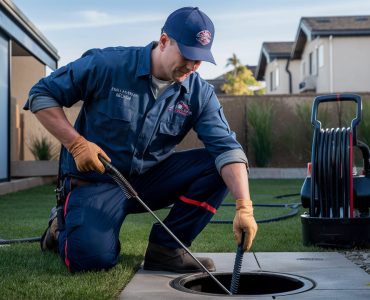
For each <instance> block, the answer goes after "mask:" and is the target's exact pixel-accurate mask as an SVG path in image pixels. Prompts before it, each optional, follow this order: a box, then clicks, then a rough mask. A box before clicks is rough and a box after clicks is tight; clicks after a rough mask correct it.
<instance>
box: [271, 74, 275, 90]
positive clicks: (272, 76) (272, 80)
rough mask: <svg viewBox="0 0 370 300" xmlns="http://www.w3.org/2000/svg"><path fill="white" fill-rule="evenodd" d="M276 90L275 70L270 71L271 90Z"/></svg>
mask: <svg viewBox="0 0 370 300" xmlns="http://www.w3.org/2000/svg"><path fill="white" fill-rule="evenodd" d="M273 90H274V72H270V91H273Z"/></svg>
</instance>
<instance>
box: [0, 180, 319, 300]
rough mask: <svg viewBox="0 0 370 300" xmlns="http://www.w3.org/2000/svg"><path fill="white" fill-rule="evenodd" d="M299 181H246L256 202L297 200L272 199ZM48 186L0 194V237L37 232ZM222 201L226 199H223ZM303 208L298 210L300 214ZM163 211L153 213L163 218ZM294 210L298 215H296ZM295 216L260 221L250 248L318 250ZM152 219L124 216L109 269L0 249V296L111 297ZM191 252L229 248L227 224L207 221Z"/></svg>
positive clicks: (50, 199) (23, 248) (32, 247)
mask: <svg viewBox="0 0 370 300" xmlns="http://www.w3.org/2000/svg"><path fill="white" fill-rule="evenodd" d="M301 184H302V180H251V181H250V189H251V194H252V197H253V200H254V203H256V204H262V203H299V202H300V199H299V197H297V196H296V197H288V198H283V199H276V198H274V196H277V195H281V194H292V193H299V191H300V188H301ZM53 189H54V187H53V186H50V185H46V186H41V187H37V188H32V189H29V190H26V191H21V192H17V193H12V194H8V195H4V196H0V238H3V239H9V238H21V237H30V236H39V235H41V233H42V232H43V231H44V229H45V226H46V223H47V218H48V215H49V211H50V208H51V207H52V206H53V205H54V193H53ZM226 202H230V199H229V198H228V199H227V200H226ZM303 211H304V210H303V209H300V213H302V212H303ZM167 212H168V210H166V209H164V210H161V211H159V212H157V213H158V215H159V216H160V217H161V218H162V219H163V217H164V216H165V215H166V213H167ZM287 212H289V209H285V208H266V207H256V208H255V216H256V218H257V219H260V218H268V217H277V216H280V215H283V214H285V213H287ZM300 213H299V214H300ZM299 214H298V215H297V216H295V217H293V218H289V219H287V220H283V221H279V222H271V223H261V224H259V230H258V234H257V237H256V239H255V242H254V245H253V249H252V250H253V251H257V252H259V251H265V252H266V251H322V250H323V249H321V248H315V247H309V248H308V247H304V246H303V245H302V239H301V224H300V217H299ZM233 215H234V208H233V207H221V208H220V209H219V212H218V213H217V214H216V216H215V217H214V219H215V220H231V219H232V218H233ZM153 222H154V221H153V217H152V216H151V215H149V214H148V213H146V214H140V215H131V216H129V217H128V218H127V219H126V221H125V223H124V225H123V227H122V230H121V242H122V251H121V259H120V262H119V264H118V265H117V266H116V267H115V268H113V269H112V270H110V271H106V272H89V273H84V274H74V275H71V274H69V273H68V272H67V270H66V268H65V267H64V265H63V264H62V262H61V261H60V259H59V258H58V257H57V256H56V255H54V254H51V253H41V252H40V248H39V244H38V243H28V244H17V245H11V246H4V247H0V299H38V300H39V299H115V298H117V297H118V295H119V294H120V292H121V290H122V289H123V287H124V286H125V285H126V284H127V283H128V282H129V281H130V279H131V278H132V276H133V275H134V273H135V272H136V270H137V269H138V268H139V265H140V263H141V261H142V259H143V254H144V251H145V248H146V244H147V238H148V234H149V231H150V228H151V224H152V223H153ZM191 250H192V251H193V252H234V251H235V250H236V245H235V243H234V240H233V233H232V225H231V224H209V225H208V226H207V227H206V229H205V230H204V231H203V232H202V233H201V235H200V236H199V237H198V238H197V240H196V241H195V242H194V243H193V245H192V247H191Z"/></svg>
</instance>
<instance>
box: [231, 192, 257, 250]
mask: <svg viewBox="0 0 370 300" xmlns="http://www.w3.org/2000/svg"><path fill="white" fill-rule="evenodd" d="M235 205H236V213H235V218H234V222H233V231H234V237H235V240H236V242H237V243H238V245H239V244H240V243H241V238H242V231H245V241H244V250H249V249H250V248H251V247H252V242H253V239H254V237H255V236H256V232H257V223H256V220H255V219H254V216H253V206H252V201H250V200H246V199H237V200H236V204H235Z"/></svg>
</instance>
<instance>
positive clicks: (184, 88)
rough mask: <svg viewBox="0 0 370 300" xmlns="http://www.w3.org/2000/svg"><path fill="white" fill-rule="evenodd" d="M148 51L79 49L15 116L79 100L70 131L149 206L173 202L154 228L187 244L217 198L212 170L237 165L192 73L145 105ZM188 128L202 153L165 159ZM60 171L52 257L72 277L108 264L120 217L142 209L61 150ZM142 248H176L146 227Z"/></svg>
mask: <svg viewBox="0 0 370 300" xmlns="http://www.w3.org/2000/svg"><path fill="white" fill-rule="evenodd" d="M154 46H155V44H154V43H150V44H149V45H147V46H146V47H114V48H106V49H93V50H89V51H87V52H86V53H85V54H84V55H83V56H82V57H81V58H80V59H78V60H76V61H74V62H72V63H70V64H68V65H66V66H64V67H62V68H60V69H58V70H56V71H55V72H53V73H52V74H51V75H50V76H48V77H46V78H43V79H41V80H40V81H39V82H38V83H37V84H36V85H35V86H34V87H33V88H32V89H31V91H30V95H29V99H28V101H27V103H26V105H25V109H31V110H32V108H31V106H32V102H33V101H35V102H36V101H38V100H40V99H41V100H42V99H45V98H46V99H48V98H50V99H54V100H55V101H56V103H57V104H58V106H61V107H70V106H72V105H73V104H75V103H76V102H78V101H79V100H82V101H83V105H82V108H81V111H80V113H79V115H78V117H77V120H76V122H75V125H74V127H75V129H76V130H77V131H78V132H79V133H80V134H81V135H82V136H84V137H85V138H86V139H87V140H89V141H91V142H93V143H95V144H97V145H98V146H99V147H101V148H102V149H103V150H104V151H105V152H106V153H107V155H108V156H109V157H110V158H111V160H112V164H113V165H114V166H115V167H116V168H117V169H118V170H119V171H120V172H121V173H122V174H123V175H124V176H126V178H127V179H128V180H129V181H130V183H131V184H132V185H133V187H134V188H135V189H136V190H137V192H138V194H139V195H140V197H141V198H142V199H143V200H144V201H145V202H146V203H147V204H148V205H149V207H151V208H152V209H154V210H155V209H159V208H163V207H166V206H168V205H170V204H174V205H173V207H172V209H171V210H170V213H169V215H168V216H167V217H166V219H165V220H164V222H165V224H166V225H167V226H168V227H169V228H170V229H171V230H172V231H173V232H174V234H175V235H176V236H177V237H178V238H179V239H180V240H182V241H183V242H184V244H186V245H187V246H190V244H191V242H192V241H193V239H194V238H195V237H196V236H197V235H198V234H199V233H200V232H201V230H202V229H203V228H204V227H205V226H206V224H207V223H208V222H209V220H210V219H211V217H212V216H213V214H214V213H215V212H216V210H217V208H218V207H219V205H220V204H221V202H222V200H223V198H224V197H225V194H226V186H225V184H224V182H223V180H222V178H221V176H220V175H219V172H220V169H221V168H222V166H224V165H225V164H228V163H232V162H245V163H247V160H246V157H245V154H244V152H243V150H242V149H241V146H240V144H239V143H238V142H237V141H236V139H235V134H234V133H233V132H232V131H231V130H230V128H229V126H228V123H227V121H226V119H225V117H224V114H223V111H222V107H221V106H220V104H219V101H218V99H217V97H216V95H215V93H214V90H213V87H212V86H211V85H209V84H208V83H207V82H206V81H204V80H203V79H201V78H200V76H199V75H198V74H197V73H193V74H191V75H190V76H189V77H188V78H187V79H186V80H185V81H183V82H181V83H174V84H172V85H170V86H169V87H168V88H167V89H166V90H165V91H164V92H163V93H162V94H161V95H160V96H159V97H158V98H157V99H155V98H154V96H153V93H152V91H151V75H150V65H151V61H150V60H151V50H152V48H153V47H154ZM41 100H40V101H41ZM191 128H193V129H194V130H195V131H196V132H197V134H198V137H199V138H200V139H201V140H202V141H203V143H204V145H205V149H196V150H189V151H182V152H175V151H174V148H175V146H176V145H177V144H178V143H180V141H181V140H182V139H183V138H184V137H185V135H186V134H187V133H188V131H189V130H190V129H191ZM60 171H61V175H62V177H63V178H65V182H66V183H67V184H66V185H65V188H66V190H67V194H68V196H67V199H66V204H65V211H64V213H65V221H66V226H65V230H63V231H61V232H60V234H59V254H60V255H61V257H62V259H63V260H64V262H65V263H66V265H67V266H68V268H69V270H70V271H72V272H74V271H85V270H96V269H102V268H110V267H112V266H114V265H115V264H116V263H117V259H118V255H119V251H120V247H119V245H120V244H119V239H118V237H119V231H120V228H121V225H122V222H123V221H124V219H125V217H126V215H127V214H129V213H138V212H143V211H144V210H143V209H142V208H141V207H140V204H139V203H136V201H135V200H127V199H125V196H124V195H123V193H122V192H121V191H120V189H119V187H118V186H117V185H116V184H115V183H114V182H113V181H112V180H111V179H110V178H109V177H108V176H107V175H104V174H103V175H102V174H98V173H96V172H79V171H78V170H77V168H76V165H75V162H74V159H73V157H72V156H71V154H70V153H69V152H68V151H67V150H66V149H65V148H63V149H62V153H61V170H60ZM72 178H79V180H78V181H75V180H72ZM74 182H80V183H81V182H84V184H74ZM86 183H88V184H86ZM149 240H150V241H151V242H153V243H156V244H160V245H162V246H165V247H169V248H178V247H179V245H178V244H177V243H176V242H175V241H174V240H173V239H172V238H171V237H170V236H169V235H168V234H167V233H166V232H165V231H164V230H163V229H162V228H161V227H160V225H159V224H154V226H153V228H152V231H151V234H150V238H149Z"/></svg>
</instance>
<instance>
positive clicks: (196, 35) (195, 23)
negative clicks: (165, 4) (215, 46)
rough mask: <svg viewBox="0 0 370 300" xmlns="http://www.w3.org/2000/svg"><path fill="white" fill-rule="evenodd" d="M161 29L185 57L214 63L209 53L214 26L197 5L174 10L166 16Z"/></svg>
mask: <svg viewBox="0 0 370 300" xmlns="http://www.w3.org/2000/svg"><path fill="white" fill-rule="evenodd" d="M162 30H163V32H165V33H167V34H168V35H169V37H171V38H173V39H174V40H175V41H176V42H177V45H178V46H179V49H180V52H181V54H182V56H184V57H185V58H187V59H190V60H201V61H208V62H211V63H213V64H216V62H215V60H214V58H213V55H212V53H211V47H212V43H213V38H214V35H215V28H214V26H213V23H212V21H211V19H210V18H209V17H208V16H207V15H206V14H205V13H203V12H202V11H200V10H199V8H198V7H183V8H180V9H178V10H175V11H174V12H173V13H172V14H170V15H169V16H168V18H167V20H166V23H165V24H164V26H163V29H162Z"/></svg>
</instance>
